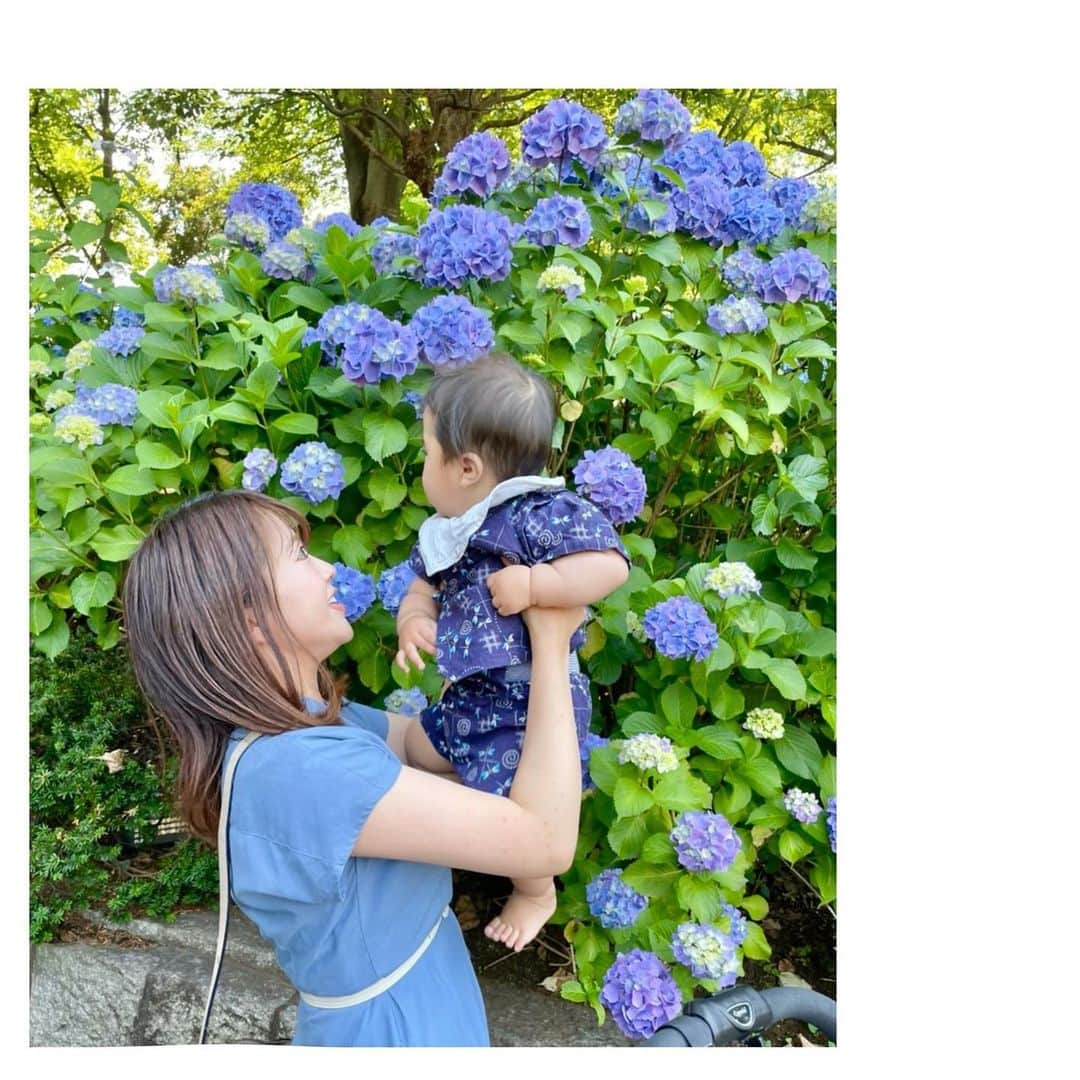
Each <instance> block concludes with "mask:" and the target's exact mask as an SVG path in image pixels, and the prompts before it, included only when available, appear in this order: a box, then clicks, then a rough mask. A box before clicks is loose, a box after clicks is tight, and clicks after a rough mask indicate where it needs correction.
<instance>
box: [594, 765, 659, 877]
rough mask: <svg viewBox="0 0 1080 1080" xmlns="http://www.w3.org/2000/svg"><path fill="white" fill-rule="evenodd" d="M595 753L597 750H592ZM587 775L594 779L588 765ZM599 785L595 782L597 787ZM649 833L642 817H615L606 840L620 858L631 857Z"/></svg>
mask: <svg viewBox="0 0 1080 1080" xmlns="http://www.w3.org/2000/svg"><path fill="white" fill-rule="evenodd" d="M593 752H594V753H597V751H593ZM589 775H590V776H591V777H592V778H593V780H594V781H595V780H596V774H595V773H594V772H593V771H592V766H591V765H590V766H589ZM599 786H600V785H599V784H597V787H599ZM648 835H649V824H648V822H647V821H646V820H645V818H644V817H641V816H637V817H626V818H617V819H616V820H615V822H614V823H613V824H612V826H611V828H609V829H608V834H607V842H608V844H609V846H610V847H611V850H612V851H613V852H615V854H616V855H617V856H618V857H619V858H620V859H633V858H635V857H636V856H637V855H639V854H640V853H641V848H642V845H643V844H644V843H645V838H646V837H647V836H648Z"/></svg>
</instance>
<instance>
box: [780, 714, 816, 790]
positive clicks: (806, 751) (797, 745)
mask: <svg viewBox="0 0 1080 1080" xmlns="http://www.w3.org/2000/svg"><path fill="white" fill-rule="evenodd" d="M772 748H773V751H774V752H775V754H776V758H777V760H778V761H779V762H780V764H781V765H783V766H784V768H785V769H787V770H788V772H792V773H794V774H795V775H796V776H801V777H802V778H803V779H804V780H815V781H816V780H817V776H818V772H819V770H820V769H821V749H820V747H819V746H818V744H817V742H816V741H815V740H814V737H813V735H811V734H810V733H809V732H806V731H803V730H802V728H797V727H793V726H792V725H790V724H789V725H787V726H786V727H785V728H784V736H783V738H781V739H776V740H774V741H773V744H772Z"/></svg>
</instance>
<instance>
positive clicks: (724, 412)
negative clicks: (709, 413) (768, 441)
mask: <svg viewBox="0 0 1080 1080" xmlns="http://www.w3.org/2000/svg"><path fill="white" fill-rule="evenodd" d="M716 414H717V416H719V417H720V419H721V420H723V421H724V423H725V424H727V426H728V427H729V428H731V430H732V431H734V432H735V434H736V435H737V436H738V437H739V438H740V439H741V440H742V441H743V442H746V441H747V439H749V438H750V429H749V428H748V427H747V426H746V420H745V419H744V418H743V417H742V416H741V415H740V414H739V413H737V412H735V411H734V409H717V410H716Z"/></svg>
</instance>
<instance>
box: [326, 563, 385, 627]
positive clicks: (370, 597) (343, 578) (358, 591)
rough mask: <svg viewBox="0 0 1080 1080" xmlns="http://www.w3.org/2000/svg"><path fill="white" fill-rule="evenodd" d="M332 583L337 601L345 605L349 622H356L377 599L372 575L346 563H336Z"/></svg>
mask: <svg viewBox="0 0 1080 1080" xmlns="http://www.w3.org/2000/svg"><path fill="white" fill-rule="evenodd" d="M331 585H332V586H333V589H334V599H335V601H336V602H337V603H339V604H344V605H345V618H346V619H348V620H349V622H356V620H357V619H359V618H360V616H361V615H363V614H364V612H365V611H367V609H368V608H369V607H371V605H372V604H373V603H374V601H375V585H374V583H373V582H372V580H371V576H370V575H369V574H365V573H363V572H362V571H360V570H354V569H353V568H352V567H351V566H346V565H345V564H344V563H340V562H336V563H334V579H333V581H332V582H331Z"/></svg>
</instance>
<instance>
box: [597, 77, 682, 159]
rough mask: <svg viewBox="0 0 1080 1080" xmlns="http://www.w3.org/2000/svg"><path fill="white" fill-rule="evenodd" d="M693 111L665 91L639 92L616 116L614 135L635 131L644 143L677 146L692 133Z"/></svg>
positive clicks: (620, 108) (624, 103)
mask: <svg viewBox="0 0 1080 1080" xmlns="http://www.w3.org/2000/svg"><path fill="white" fill-rule="evenodd" d="M690 123H691V117H690V110H689V109H687V107H686V106H685V105H684V104H683V103H682V102H681V101H680V100H679V99H678V98H677V97H675V96H674V95H673V94H669V93H668V92H667V91H666V90H639V91H638V95H637V97H636V98H633V99H631V100H630V101H624V102H623V103H622V105H620V106H619V111H618V112H617V113H616V114H615V134H616V135H628V134H631V133H634V132H636V133H637V134H638V135H639V136H640V137H641V138H642V139H643V140H644V141H645V142H661V143H663V144H664V145H665V146H669V147H670V146H677V145H678V144H679V143H680V142H682V141H683V139H685V138H686V136H687V135H689V134H690Z"/></svg>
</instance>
